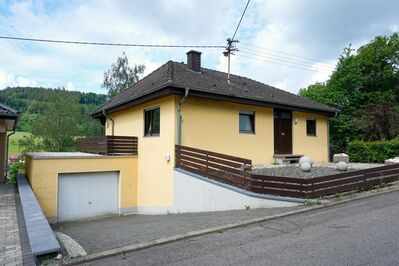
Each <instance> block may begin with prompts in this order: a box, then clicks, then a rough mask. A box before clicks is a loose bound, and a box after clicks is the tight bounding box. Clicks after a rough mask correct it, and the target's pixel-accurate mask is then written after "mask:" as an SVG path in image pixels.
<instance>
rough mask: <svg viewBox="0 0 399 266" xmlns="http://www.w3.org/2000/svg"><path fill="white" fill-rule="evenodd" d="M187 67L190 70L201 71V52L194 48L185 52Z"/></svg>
mask: <svg viewBox="0 0 399 266" xmlns="http://www.w3.org/2000/svg"><path fill="white" fill-rule="evenodd" d="M187 68H188V69H190V70H191V71H195V72H201V52H198V51H194V50H191V51H188V52H187Z"/></svg>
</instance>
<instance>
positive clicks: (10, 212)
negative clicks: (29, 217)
mask: <svg viewBox="0 0 399 266" xmlns="http://www.w3.org/2000/svg"><path fill="white" fill-rule="evenodd" d="M0 265H6V266H8V265H10V266H11V265H23V263H22V251H21V241H20V238H19V229H18V219H17V212H16V204H15V195H14V188H13V187H12V186H6V185H0Z"/></svg>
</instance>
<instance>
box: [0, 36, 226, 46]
mask: <svg viewBox="0 0 399 266" xmlns="http://www.w3.org/2000/svg"><path fill="white" fill-rule="evenodd" d="M0 39H6V40H15V41H30V42H45V43H63V44H79V45H99V46H124V47H150V48H218V49H220V48H226V46H224V45H168V44H133V43H108V42H87V41H66V40H52V39H35V38H22V37H12V36H0Z"/></svg>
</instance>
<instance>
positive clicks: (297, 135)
mask: <svg viewBox="0 0 399 266" xmlns="http://www.w3.org/2000/svg"><path fill="white" fill-rule="evenodd" d="M292 117H293V126H292V151H293V153H294V154H304V155H308V156H310V157H311V158H312V159H313V161H315V162H328V117H327V116H323V115H317V114H312V113H303V112H293V113H292ZM306 119H316V136H307V135H306Z"/></svg>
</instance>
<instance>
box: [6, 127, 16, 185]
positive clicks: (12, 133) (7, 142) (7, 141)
mask: <svg viewBox="0 0 399 266" xmlns="http://www.w3.org/2000/svg"><path fill="white" fill-rule="evenodd" d="M16 127H17V120H15V122H14V127H13V129H12V132H11V134H7V139H6V144H7V148H6V158H5V159H6V167H5V170H6V173H5V176H4V180H3V182H4V183H5V182H6V181H7V177H8V147H9V139H10V136H11V135H14V134H15V129H16Z"/></svg>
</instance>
